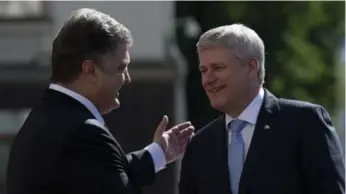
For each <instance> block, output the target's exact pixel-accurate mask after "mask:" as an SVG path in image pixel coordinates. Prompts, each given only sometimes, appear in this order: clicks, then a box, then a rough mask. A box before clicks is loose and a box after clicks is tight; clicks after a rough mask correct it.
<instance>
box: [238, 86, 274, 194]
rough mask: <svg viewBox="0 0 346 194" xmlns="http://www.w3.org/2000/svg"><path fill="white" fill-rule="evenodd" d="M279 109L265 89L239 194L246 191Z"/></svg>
mask: <svg viewBox="0 0 346 194" xmlns="http://www.w3.org/2000/svg"><path fill="white" fill-rule="evenodd" d="M278 111H279V105H278V99H277V98H276V97H275V96H274V95H272V94H271V93H270V92H269V91H267V90H265V95H264V99H263V104H262V107H261V110H260V112H259V115H258V118H257V123H256V127H255V131H254V134H253V137H252V140H251V144H250V148H249V151H248V154H247V157H246V160H245V164H244V168H243V172H242V176H241V179H240V183H239V194H245V193H248V190H249V186H250V183H251V180H253V179H252V178H251V177H253V174H254V171H255V170H256V168H258V167H257V166H256V165H257V164H258V158H260V157H261V156H262V154H263V151H265V150H266V149H267V148H266V145H267V142H268V138H269V134H270V132H271V131H272V130H275V129H273V127H271V126H272V124H273V122H274V117H275V116H276V115H277V113H278Z"/></svg>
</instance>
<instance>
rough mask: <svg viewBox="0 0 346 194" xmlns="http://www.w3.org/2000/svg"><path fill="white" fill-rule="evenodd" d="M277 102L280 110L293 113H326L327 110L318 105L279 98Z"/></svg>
mask: <svg viewBox="0 0 346 194" xmlns="http://www.w3.org/2000/svg"><path fill="white" fill-rule="evenodd" d="M278 101H279V105H280V109H281V110H283V111H294V112H297V113H304V114H315V113H318V112H321V111H322V112H327V110H326V109H325V108H324V107H323V106H322V105H320V104H315V103H311V102H306V101H301V100H292V99H285V98H279V100H278Z"/></svg>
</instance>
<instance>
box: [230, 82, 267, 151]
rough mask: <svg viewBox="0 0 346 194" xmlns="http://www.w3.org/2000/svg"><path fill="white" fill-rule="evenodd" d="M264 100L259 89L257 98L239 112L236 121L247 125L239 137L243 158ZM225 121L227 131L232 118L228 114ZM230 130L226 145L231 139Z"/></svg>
mask: <svg viewBox="0 0 346 194" xmlns="http://www.w3.org/2000/svg"><path fill="white" fill-rule="evenodd" d="M263 98H264V90H263V88H261V89H260V91H259V93H258V94H257V96H256V97H255V98H254V99H253V100H252V102H251V103H250V104H249V105H248V106H247V107H246V108H245V110H243V112H241V114H240V115H239V117H238V119H240V120H243V121H246V122H247V125H246V126H245V128H244V129H243V130H242V131H241V135H242V137H243V140H244V143H245V156H247V152H248V150H249V147H250V143H251V139H252V135H253V132H254V131H255V126H256V121H257V117H258V113H259V111H260V109H261V106H262V103H263ZM225 117H226V119H225V121H226V129H227V130H228V124H229V123H230V122H231V121H232V120H234V118H233V117H231V116H230V115H228V114H225ZM231 137H232V130H228V144H230V143H231V141H232V139H231Z"/></svg>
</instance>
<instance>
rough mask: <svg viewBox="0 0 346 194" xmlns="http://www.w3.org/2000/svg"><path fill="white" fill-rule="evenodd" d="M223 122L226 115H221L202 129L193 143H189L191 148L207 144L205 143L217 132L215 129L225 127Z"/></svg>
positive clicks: (192, 139) (196, 134)
mask: <svg viewBox="0 0 346 194" xmlns="http://www.w3.org/2000/svg"><path fill="white" fill-rule="evenodd" d="M223 122H224V115H221V116H219V117H217V118H215V119H213V120H212V121H210V122H209V123H207V124H206V125H205V126H203V127H202V128H200V129H199V130H198V131H197V132H196V133H195V135H194V136H193V137H192V138H191V141H190V143H189V144H190V146H193V145H195V144H198V146H199V145H201V144H205V142H206V141H209V139H210V136H211V135H212V134H213V133H214V132H215V128H219V127H220V126H223V125H224V123H223Z"/></svg>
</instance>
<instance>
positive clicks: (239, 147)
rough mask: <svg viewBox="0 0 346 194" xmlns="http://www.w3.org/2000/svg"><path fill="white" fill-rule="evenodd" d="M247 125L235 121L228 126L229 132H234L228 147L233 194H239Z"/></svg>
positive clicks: (243, 122)
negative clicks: (243, 131)
mask: <svg viewBox="0 0 346 194" xmlns="http://www.w3.org/2000/svg"><path fill="white" fill-rule="evenodd" d="M245 125H246V122H245V121H242V120H233V121H231V122H230V123H229V124H228V130H232V131H231V134H232V137H231V143H230V144H229V146H228V169H229V173H230V174H229V175H230V176H229V177H230V183H231V184H230V185H231V191H232V194H238V187H239V181H240V176H241V172H242V170H243V164H244V161H245V145H244V140H243V137H242V135H241V131H242V130H243V129H244V127H245Z"/></svg>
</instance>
